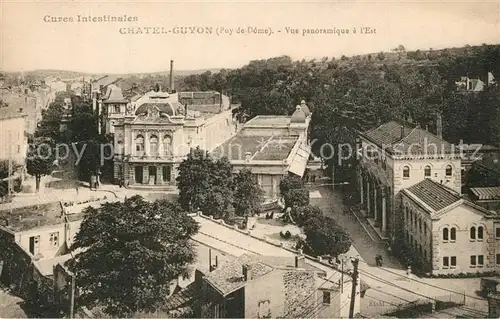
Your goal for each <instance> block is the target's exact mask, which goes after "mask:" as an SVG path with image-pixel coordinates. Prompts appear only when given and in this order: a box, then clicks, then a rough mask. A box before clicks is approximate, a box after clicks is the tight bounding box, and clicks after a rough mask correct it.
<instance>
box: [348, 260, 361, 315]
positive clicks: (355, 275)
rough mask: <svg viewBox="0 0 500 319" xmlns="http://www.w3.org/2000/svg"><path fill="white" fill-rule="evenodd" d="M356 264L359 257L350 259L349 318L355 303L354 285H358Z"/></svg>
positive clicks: (352, 313)
mask: <svg viewBox="0 0 500 319" xmlns="http://www.w3.org/2000/svg"><path fill="white" fill-rule="evenodd" d="M358 264H359V259H358V258H355V259H353V260H352V265H353V268H354V269H353V273H352V291H351V306H350V307H349V318H354V304H355V303H356V290H357V289H356V287H357V285H358Z"/></svg>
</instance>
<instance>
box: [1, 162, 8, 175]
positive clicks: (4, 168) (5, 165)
mask: <svg viewBox="0 0 500 319" xmlns="http://www.w3.org/2000/svg"><path fill="white" fill-rule="evenodd" d="M7 176H9V161H8V160H0V179H4V178H6V177H7Z"/></svg>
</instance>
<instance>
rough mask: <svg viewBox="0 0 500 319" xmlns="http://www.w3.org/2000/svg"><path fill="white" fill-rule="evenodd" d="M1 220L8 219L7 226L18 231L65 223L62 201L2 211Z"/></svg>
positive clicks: (0, 213)
mask: <svg viewBox="0 0 500 319" xmlns="http://www.w3.org/2000/svg"><path fill="white" fill-rule="evenodd" d="M0 221H4V222H5V221H7V222H8V225H7V226H6V228H8V229H10V230H12V231H14V232H16V231H23V230H28V229H32V228H35V227H42V226H46V225H56V224H60V223H64V219H63V208H62V206H61V203H60V202H53V203H47V204H41V205H33V206H27V207H21V208H15V209H13V210H7V211H1V212H0Z"/></svg>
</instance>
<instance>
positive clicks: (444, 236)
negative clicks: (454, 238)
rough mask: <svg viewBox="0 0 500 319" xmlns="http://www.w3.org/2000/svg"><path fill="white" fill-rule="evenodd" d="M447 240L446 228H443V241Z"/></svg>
mask: <svg viewBox="0 0 500 319" xmlns="http://www.w3.org/2000/svg"><path fill="white" fill-rule="evenodd" d="M449 239H450V238H449V234H448V228H443V241H448V240H449Z"/></svg>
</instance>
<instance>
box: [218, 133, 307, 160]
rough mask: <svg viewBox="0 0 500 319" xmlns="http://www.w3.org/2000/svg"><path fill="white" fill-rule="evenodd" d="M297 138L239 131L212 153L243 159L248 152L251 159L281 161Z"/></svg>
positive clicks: (232, 158)
mask: <svg viewBox="0 0 500 319" xmlns="http://www.w3.org/2000/svg"><path fill="white" fill-rule="evenodd" d="M297 140H298V137H297V136H294V137H280V136H269V135H259V136H246V135H244V134H242V132H240V133H238V134H237V135H236V136H233V137H232V138H231V139H229V140H228V141H226V142H225V143H224V144H222V145H221V146H219V147H218V148H217V149H215V151H214V155H216V156H226V157H227V158H229V159H230V160H245V159H246V154H247V153H250V154H251V156H252V157H251V159H253V160H259V161H260V160H264V161H282V160H284V159H286V158H288V155H289V154H290V151H291V150H292V148H293V146H294V145H295V143H296V142H297Z"/></svg>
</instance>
